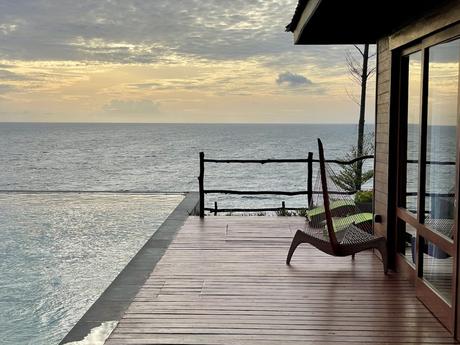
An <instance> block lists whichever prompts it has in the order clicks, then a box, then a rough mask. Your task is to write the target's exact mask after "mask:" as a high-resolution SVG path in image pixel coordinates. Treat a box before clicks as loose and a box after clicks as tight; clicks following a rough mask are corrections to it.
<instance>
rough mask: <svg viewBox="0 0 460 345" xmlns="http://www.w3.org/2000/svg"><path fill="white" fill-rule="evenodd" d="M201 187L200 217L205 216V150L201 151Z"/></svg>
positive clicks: (199, 178)
mask: <svg viewBox="0 0 460 345" xmlns="http://www.w3.org/2000/svg"><path fill="white" fill-rule="evenodd" d="M198 184H199V188H200V218H204V152H200V176H199V177H198Z"/></svg>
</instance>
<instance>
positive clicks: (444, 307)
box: [392, 24, 460, 335]
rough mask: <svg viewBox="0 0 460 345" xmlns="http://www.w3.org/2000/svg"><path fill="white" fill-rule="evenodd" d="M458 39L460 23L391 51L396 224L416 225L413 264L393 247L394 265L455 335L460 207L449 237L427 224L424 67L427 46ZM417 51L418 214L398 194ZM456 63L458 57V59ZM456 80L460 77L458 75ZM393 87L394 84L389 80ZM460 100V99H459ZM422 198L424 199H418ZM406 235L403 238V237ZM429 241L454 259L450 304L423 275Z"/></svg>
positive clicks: (459, 138) (459, 153) (459, 147)
mask: <svg viewBox="0 0 460 345" xmlns="http://www.w3.org/2000/svg"><path fill="white" fill-rule="evenodd" d="M459 38H460V24H457V25H454V26H453V27H451V28H449V29H447V30H444V31H442V32H439V33H437V34H434V35H431V36H429V37H427V38H424V39H422V40H419V41H418V42H417V43H416V44H412V45H410V46H409V47H406V48H403V49H399V50H397V51H394V52H393V54H394V55H393V57H394V59H393V61H394V63H397V66H396V70H397V72H398V73H396V75H397V76H398V82H397V85H396V88H397V91H396V93H395V94H396V96H397V97H396V98H397V109H398V114H397V127H398V128H397V147H398V149H397V162H398V164H397V168H396V169H397V172H396V173H397V175H396V176H397V179H396V181H397V184H396V186H395V188H396V193H395V195H396V198H397V200H396V203H395V208H396V212H395V214H396V222H395V223H394V224H395V225H396V226H397V227H399V224H400V223H401V221H402V222H404V223H406V224H409V225H410V226H412V227H413V228H415V229H416V248H415V253H416V255H415V267H414V266H413V265H412V264H410V263H409V262H408V260H407V258H406V257H405V256H404V255H403V254H401V253H400V250H399V249H398V250H397V253H396V268H397V270H398V271H401V272H404V273H406V275H408V276H409V278H410V279H411V280H412V281H413V282H414V284H415V291H416V295H417V297H418V298H419V299H420V300H421V301H422V302H423V303H424V304H425V305H426V306H427V307H428V308H429V309H430V311H431V312H433V314H434V315H435V316H436V317H438V319H439V320H440V321H441V322H442V323H443V324H444V325H445V326H446V328H447V329H449V330H450V331H451V332H452V333H453V334H455V335H457V334H456V333H460V332H456V330H458V331H460V322H457V321H460V320H459V319H460V318H459V317H458V316H457V313H459V314H460V312H458V309H460V308H458V307H457V305H458V300H459V299H458V296H457V290H458V287H457V285H458V273H457V270H458V253H459V248H458V240H457V233H458V222H457V219H459V207H456V209H455V214H454V225H453V229H454V231H453V238H452V240H450V239H449V238H447V237H445V236H443V235H441V234H439V233H437V232H435V231H433V230H431V229H429V228H428V227H427V226H426V225H425V224H424V222H425V211H424V210H425V192H426V170H427V165H426V147H427V126H428V124H427V119H428V86H429V85H428V81H429V77H428V71H429V48H430V47H432V46H434V45H437V44H440V43H445V42H449V41H452V40H455V39H459ZM416 52H421V63H422V66H421V69H422V71H421V95H420V114H419V115H420V132H419V142H418V145H419V147H418V154H419V158H418V188H417V195H418V197H417V214H414V213H412V212H410V211H408V210H407V209H406V208H405V207H401V206H399V205H402V204H405V202H402V198H403V197H404V198H405V197H406V178H407V176H406V172H407V168H406V164H407V159H406V156H407V137H408V136H407V131H408V125H407V123H408V115H407V108H408V93H407V90H408V77H409V73H408V71H409V64H408V56H409V55H411V54H413V53H416ZM459 63H460V61H459ZM459 83H460V78H459ZM392 84H393V85H395V83H392ZM458 93H459V94H458V96H457V97H458V98H457V99H458V100H460V87H459V89H458ZM459 104H460V102H459ZM459 133H460V110H459V107H457V133H456V171H455V203H456V204H457V205H458V198H459V195H460V194H459V177H460V173H459V163H460V134H459ZM420 196H424V197H420ZM403 237H404V238H403ZM395 240H396V248H401V246H402V245H405V241H406V238H405V236H402V234H401V233H400V231H399V229H398V230H396V236H395ZM426 241H429V242H431V243H433V244H434V245H436V246H437V247H439V248H440V249H441V250H442V251H444V252H445V253H447V254H449V255H450V256H452V258H453V271H452V289H451V291H452V293H451V303H448V302H447V301H446V300H445V299H444V298H442V297H441V296H440V295H439V294H438V293H437V292H436V291H435V290H434V289H433V288H432V287H431V286H430V284H429V283H427V282H426V281H425V280H424V279H423V256H424V250H420V249H421V248H425V242H426Z"/></svg>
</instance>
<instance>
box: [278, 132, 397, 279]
mask: <svg viewBox="0 0 460 345" xmlns="http://www.w3.org/2000/svg"><path fill="white" fill-rule="evenodd" d="M318 149H319V161H320V178H321V185H322V197H323V203H324V211H325V212H324V213H325V220H326V229H327V232H326V234H325V233H324V232H323V229H321V228H313V227H310V226H307V227H306V228H305V229H303V230H297V232H296V234H295V236H294V238H293V240H292V243H291V247H290V248H289V252H288V256H287V258H286V264H287V265H289V264H290V263H291V258H292V255H293V254H294V251H295V250H296V248H297V247H298V246H299V245H300V244H302V243H309V244H311V245H313V246H314V247H316V248H317V249H319V250H321V251H322V252H324V253H326V254H329V255H333V256H349V255H352V257H354V255H355V254H356V253H359V252H361V251H364V250H368V249H377V250H378V251H379V252H380V254H381V256H382V261H383V270H384V272H385V274H386V273H387V271H388V258H387V244H386V239H385V238H384V237H378V236H375V235H374V234H373V233H372V227H371V231H366V230H363V229H362V228H360V227H358V226H357V225H356V224H355V223H354V222H352V223H351V224H346V225H345V226H344V227H343V228H342V227H338V228H340V231H338V232H337V233H336V230H335V227H334V219H333V216H332V212H331V209H330V202H329V194H328V186H327V176H326V163H325V159H324V149H323V144H322V143H321V140H320V139H318ZM337 221H338V220H336V223H335V226H337ZM342 222H344V221H343V220H342ZM326 235H327V236H326Z"/></svg>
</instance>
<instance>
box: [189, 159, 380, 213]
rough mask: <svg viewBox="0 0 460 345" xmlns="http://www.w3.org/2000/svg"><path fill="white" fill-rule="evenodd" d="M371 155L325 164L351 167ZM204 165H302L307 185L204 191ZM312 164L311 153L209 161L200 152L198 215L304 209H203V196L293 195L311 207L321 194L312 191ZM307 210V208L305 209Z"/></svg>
mask: <svg viewBox="0 0 460 345" xmlns="http://www.w3.org/2000/svg"><path fill="white" fill-rule="evenodd" d="M373 158H374V156H373V155H367V156H362V157H357V158H354V159H352V160H349V161H342V160H336V159H328V160H326V162H327V163H330V164H338V165H342V166H343V165H351V164H354V163H356V162H358V161H364V160H366V159H373ZM205 163H215V164H262V165H263V164H277V163H304V164H307V179H306V181H307V183H306V188H305V190H298V191H280V190H234V189H206V188H205V187H204V173H205ZM313 163H319V159H315V158H313V152H309V153H308V156H307V158H303V159H210V158H205V155H204V152H200V175H199V176H198V183H199V193H200V204H199V214H200V217H201V218H203V217H204V215H205V212H206V211H209V212H212V213H214V214H215V215H217V214H218V213H223V212H224V213H228V212H268V211H276V212H278V211H296V210H301V209H305V208H294V207H286V206H285V203H284V201H283V202H282V205H281V207H267V208H220V209H219V208H218V207H217V202H215V203H214V208H209V207H205V195H206V194H233V195H286V196H295V195H307V199H308V202H307V204H308V206H309V207H311V205H312V204H313V195H314V194H321V193H322V192H321V191H316V190H314V189H313ZM356 192H357V191H349V192H339V191H330V194H335V195H338V194H346V195H353V194H355V193H356ZM306 208H308V207H306Z"/></svg>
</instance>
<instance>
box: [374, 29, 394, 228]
mask: <svg viewBox="0 0 460 345" xmlns="http://www.w3.org/2000/svg"><path fill="white" fill-rule="evenodd" d="M377 52H378V53H377V107H376V119H375V126H376V128H375V171H374V195H375V199H374V211H375V214H376V215H380V216H381V217H382V222H381V223H376V224H375V227H374V228H375V232H376V234H379V235H383V236H387V224H388V217H387V209H388V151H389V150H388V149H389V140H390V138H389V124H390V76H391V52H390V47H389V38H388V37H386V38H383V39H381V40H379V41H378V43H377Z"/></svg>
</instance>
